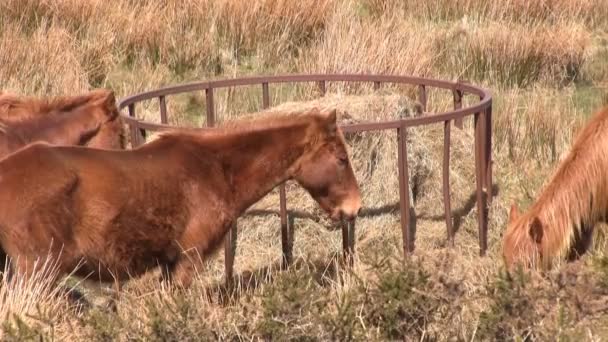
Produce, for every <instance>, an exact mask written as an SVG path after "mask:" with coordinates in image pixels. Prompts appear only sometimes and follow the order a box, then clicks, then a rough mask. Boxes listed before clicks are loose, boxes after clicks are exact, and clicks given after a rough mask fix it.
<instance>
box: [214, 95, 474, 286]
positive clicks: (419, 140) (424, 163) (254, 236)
mask: <svg viewBox="0 0 608 342" xmlns="http://www.w3.org/2000/svg"><path fill="white" fill-rule="evenodd" d="M312 107H318V108H320V109H326V108H336V109H337V111H338V119H339V121H340V122H341V123H343V124H344V123H352V122H365V121H381V120H390V119H397V118H399V117H409V116H412V115H418V114H417V110H416V108H417V104H416V103H415V102H414V101H413V100H411V99H409V98H407V97H405V96H402V95H399V94H385V95H363V96H352V95H327V96H325V97H323V98H320V99H317V100H313V101H307V102H289V103H283V104H281V105H278V106H275V107H272V108H269V109H267V110H266V111H264V112H261V113H252V114H249V115H247V116H259V115H270V114H272V113H274V112H294V111H300V110H304V109H308V108H312ZM240 118H243V116H241V117H240ZM469 126H470V125H469V122H468V121H465V129H464V130H460V129H455V128H453V129H452V135H451V162H450V164H451V165H450V179H451V196H452V212H453V213H455V214H454V215H453V217H454V221H455V223H456V224H457V225H458V226H461V225H463V224H462V223H464V222H465V221H466V222H467V223H468V224H466V226H467V227H468V228H467V229H461V230H464V235H465V236H468V237H463V232H459V233H457V235H456V241H457V244H458V243H460V244H463V248H464V249H465V250H467V251H470V254H471V255H475V254H477V253H478V252H477V251H478V247H477V246H478V245H477V231H476V224H475V223H476V222H477V221H476V214H475V210H474V204H475V202H473V201H471V199H474V198H475V197H474V196H473V195H474V189H475V177H474V159H473V156H474V154H473V135H472V130H471V128H470V127H469ZM443 134H444V133H443V123H439V124H434V125H430V126H421V127H413V128H409V129H408V132H407V143H408V166H409V177H410V178H409V179H410V185H411V186H412V190H413V191H411V192H410V196H411V193H412V192H413V193H414V197H415V198H414V199H415V201H414V203H415V205H414V209H415V212H416V216H417V222H413V223H415V224H416V226H417V228H416V229H417V235H416V248H417V249H421V250H430V249H435V248H438V247H440V246H444V245H445V242H446V229H445V220H444V214H443V213H444V210H443V200H442V198H443V195H442V178H441V177H442V160H443ZM345 137H346V140H347V143H348V145H349V149H350V154H351V158H352V164H353V167H354V169H355V173H356V176H357V179H358V180H359V184H360V186H361V191H362V196H363V214H362V217H360V218H359V219H358V220H357V237H356V239H357V242H356V243H357V250H358V251H360V252H363V253H365V252H364V251H367V250H370V251H373V250H375V249H377V248H386V247H389V248H395V249H396V250H399V251H400V250H401V246H402V244H401V230H400V216H399V187H398V167H397V143H396V142H397V134H396V132H395V131H394V130H391V131H383V132H367V133H356V134H347V135H346V136H345ZM286 189H287V208H288V211H289V212H290V214H291V217H292V220H293V221H292V223H293V229H294V243H293V255H294V257H295V258H299V257H304V258H306V257H307V256H311V255H313V256H315V257H321V258H323V257H324V256H330V255H333V254H335V253H339V252H340V250H341V244H342V242H341V234H340V233H339V232H338V230H337V229H336V228H337V227H335V225H333V224H332V223H331V222H329V221H328V220H327V219H326V218H325V215H324V214H323V213H322V212H321V210H320V209H319V208H318V205H317V204H316V203H315V202H314V201H313V200H312V199H311V198H310V196H309V195H308V194H307V193H306V192H305V191H304V190H303V189H301V188H300V187H299V186H298V185H297V184H296V183H295V182H288V183H287V185H286ZM463 226H464V225H463ZM238 227H239V233H238V234H239V237H238V245H237V252H236V255H237V256H236V261H235V272H237V273H239V272H242V271H247V272H250V271H255V270H256V269H261V268H265V267H268V266H269V265H277V264H278V263H277V261H278V260H280V256H281V233H280V232H281V227H280V219H279V194H278V189H275V190H273V191H272V192H271V193H270V194H269V195H268V196H266V197H265V198H263V199H262V200H261V201H259V202H258V203H256V204H255V205H254V206H253V207H252V208H251V209H250V210H249V211H248V213H247V214H245V215H244V216H243V217H241V218H240V219H239V222H238ZM459 240H460V242H459ZM437 252H439V250H438V251H437ZM466 254H469V253H466ZM218 256H219V258H216V259H215V261H213V263H212V265H211V266H212V270H213V271H214V272H211V274H214V275H215V276H216V277H217V276H220V277H221V276H222V275H223V257H222V256H223V253H220V255H218Z"/></svg>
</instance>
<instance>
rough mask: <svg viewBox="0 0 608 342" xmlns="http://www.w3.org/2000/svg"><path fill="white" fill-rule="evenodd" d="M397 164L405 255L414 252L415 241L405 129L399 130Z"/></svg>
mask: <svg viewBox="0 0 608 342" xmlns="http://www.w3.org/2000/svg"><path fill="white" fill-rule="evenodd" d="M397 136H398V137H397V144H398V148H397V163H398V164H399V208H400V211H401V234H402V237H403V255H404V256H407V255H408V254H409V253H410V252H412V250H413V247H414V245H413V243H412V242H413V239H412V236H411V232H410V198H409V191H410V190H409V173H408V166H407V142H406V139H407V132H406V128H405V127H401V128H399V129H398V130H397Z"/></svg>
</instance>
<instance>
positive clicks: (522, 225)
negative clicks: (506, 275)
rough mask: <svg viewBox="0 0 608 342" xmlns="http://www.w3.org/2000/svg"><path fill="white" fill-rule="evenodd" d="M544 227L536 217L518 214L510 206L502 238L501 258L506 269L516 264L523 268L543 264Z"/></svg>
mask: <svg viewBox="0 0 608 342" xmlns="http://www.w3.org/2000/svg"><path fill="white" fill-rule="evenodd" d="M543 235H544V226H543V222H542V221H541V220H540V218H539V217H538V216H537V215H534V214H532V213H525V214H520V213H519V210H518V209H517V206H515V204H513V205H512V206H511V212H510V213H509V223H508V225H507V231H506V232H505V235H504V238H503V257H504V260H505V263H506V266H507V268H508V269H513V268H514V267H516V266H517V265H518V264H519V265H521V266H522V267H524V268H538V267H540V266H542V263H543V250H544V249H543V245H544V240H546V239H544V238H543Z"/></svg>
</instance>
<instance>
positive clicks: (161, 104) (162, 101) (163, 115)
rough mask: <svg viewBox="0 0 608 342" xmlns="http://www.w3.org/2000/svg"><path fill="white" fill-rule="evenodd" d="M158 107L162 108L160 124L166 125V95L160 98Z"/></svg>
mask: <svg viewBox="0 0 608 342" xmlns="http://www.w3.org/2000/svg"><path fill="white" fill-rule="evenodd" d="M158 106H159V107H160V122H162V123H164V124H166V123H167V122H168V121H167V101H166V99H165V96H164V95H161V96H159V97H158Z"/></svg>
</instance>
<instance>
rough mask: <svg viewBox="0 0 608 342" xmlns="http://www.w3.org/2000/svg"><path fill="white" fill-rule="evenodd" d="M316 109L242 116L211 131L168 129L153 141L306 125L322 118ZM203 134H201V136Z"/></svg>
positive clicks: (218, 135) (216, 135) (221, 135)
mask: <svg viewBox="0 0 608 342" xmlns="http://www.w3.org/2000/svg"><path fill="white" fill-rule="evenodd" d="M322 115H323V114H321V112H320V111H319V109H318V108H312V109H307V110H301V111H290V112H260V113H251V114H248V115H246V116H244V117H243V118H244V119H243V120H235V121H230V122H226V123H223V124H221V125H220V126H218V127H216V128H211V129H200V128H199V129H181V128H180V129H170V130H166V131H162V132H159V133H157V134H156V136H155V139H154V140H162V139H164V138H169V137H187V136H189V137H193V138H194V137H196V138H200V137H201V136H204V137H205V138H221V137H224V136H227V135H234V134H242V133H253V132H257V131H267V130H272V129H279V128H283V127H290V126H294V125H298V124H306V123H307V122H308V120H310V117H311V116H313V117H316V118H318V119H320V118H322ZM202 132H204V133H203V134H201V133H202Z"/></svg>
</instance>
